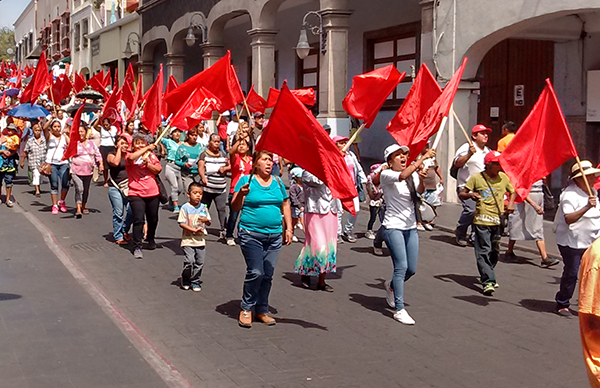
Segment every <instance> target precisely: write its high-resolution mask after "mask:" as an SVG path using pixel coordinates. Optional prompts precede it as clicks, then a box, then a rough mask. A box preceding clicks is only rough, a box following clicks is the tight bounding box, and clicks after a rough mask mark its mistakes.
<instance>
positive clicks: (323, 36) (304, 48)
mask: <svg viewBox="0 0 600 388" xmlns="http://www.w3.org/2000/svg"><path fill="white" fill-rule="evenodd" d="M311 15H315V16H317V17H318V18H319V25H317V26H313V25H311V24H308V21H307V19H308V17H309V16H311ZM306 31H310V32H311V33H312V34H313V35H319V38H320V41H321V54H325V53H326V52H327V48H326V47H327V46H326V44H327V33H326V32H325V29H324V28H323V16H322V15H321V13H320V12H318V11H309V12H308V13H307V14H306V15H304V18H303V19H302V29H301V30H300V39H298V44H297V45H296V47H294V49H295V50H296V55H298V58H300V59H304V58H306V57H307V56H308V54H310V49H311V47H310V44H309V43H308V35H307V33H306Z"/></svg>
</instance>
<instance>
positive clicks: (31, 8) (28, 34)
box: [13, 0, 37, 67]
mask: <svg viewBox="0 0 600 388" xmlns="http://www.w3.org/2000/svg"><path fill="white" fill-rule="evenodd" d="M13 26H14V27H15V44H16V47H15V62H16V63H17V64H20V65H22V66H23V67H25V65H30V64H33V63H34V60H35V58H33V57H34V56H35V54H34V55H33V56H31V54H32V53H33V52H34V50H35V48H36V45H37V28H36V22H35V3H34V1H33V0H32V1H30V2H29V4H28V5H27V7H25V10H23V13H21V15H20V16H19V18H18V19H17V20H16V21H15V22H14V24H13Z"/></svg>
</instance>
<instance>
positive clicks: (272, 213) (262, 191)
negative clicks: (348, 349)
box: [231, 151, 293, 327]
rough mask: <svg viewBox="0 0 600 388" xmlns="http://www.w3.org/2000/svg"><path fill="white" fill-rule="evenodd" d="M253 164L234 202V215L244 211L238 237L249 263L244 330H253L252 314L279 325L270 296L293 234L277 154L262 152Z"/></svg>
mask: <svg viewBox="0 0 600 388" xmlns="http://www.w3.org/2000/svg"><path fill="white" fill-rule="evenodd" d="M253 160H254V166H253V171H252V174H250V175H247V176H243V177H241V178H240V180H239V181H238V183H237V185H236V186H235V189H234V194H233V199H232V201H231V208H232V209H233V210H234V211H240V210H241V215H240V223H239V232H238V236H239V238H240V247H241V248H242V254H243V255H244V259H245V260H246V278H245V279H244V293H243V295H242V303H241V307H242V311H241V312H240V317H239V319H238V323H239V325H240V326H242V327H252V310H254V313H255V314H256V319H257V320H258V321H259V322H262V323H265V324H267V325H274V324H275V319H273V318H272V317H270V316H269V315H268V312H269V293H270V291H271V284H272V283H273V273H274V272H275V264H277V258H278V256H279V251H280V250H281V245H282V242H283V241H285V244H286V245H289V244H290V243H291V242H292V232H293V229H292V213H291V210H290V202H289V200H288V195H287V192H286V191H285V186H284V185H283V183H282V182H281V179H280V178H279V177H275V176H272V175H271V170H272V168H273V154H272V153H270V152H268V151H260V152H258V153H256V154H255V155H254V158H253ZM282 214H283V219H284V224H285V227H286V228H285V234H284V236H285V240H284V239H283V238H282V232H283V226H282V223H281V215H282Z"/></svg>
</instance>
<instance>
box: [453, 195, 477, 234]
mask: <svg viewBox="0 0 600 388" xmlns="http://www.w3.org/2000/svg"><path fill="white" fill-rule="evenodd" d="M462 189H463V188H462V187H459V188H458V189H457V193H460V192H461V191H462ZM460 202H461V203H462V207H463V210H462V213H460V218H459V219H458V223H457V224H456V236H457V237H459V238H466V237H467V230H468V229H469V226H471V224H473V219H474V218H475V209H476V207H477V202H476V201H475V200H474V199H471V198H469V199H466V200H462V199H461V200H460ZM472 229H473V228H471V235H473V234H474V232H473V230H472Z"/></svg>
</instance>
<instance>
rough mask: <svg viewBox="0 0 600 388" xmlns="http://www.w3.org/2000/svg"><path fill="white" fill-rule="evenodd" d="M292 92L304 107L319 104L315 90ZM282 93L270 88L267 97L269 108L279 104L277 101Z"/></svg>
mask: <svg viewBox="0 0 600 388" xmlns="http://www.w3.org/2000/svg"><path fill="white" fill-rule="evenodd" d="M290 92H291V93H292V94H293V95H294V96H296V98H297V99H298V101H300V102H301V103H303V104H304V105H308V106H313V105H315V104H316V103H317V96H316V95H315V91H314V90H313V88H305V89H291V90H290ZM280 93H281V92H280V91H279V90H277V89H274V88H269V96H268V97H267V108H272V107H274V106H275V104H277V99H278V98H279V94H280Z"/></svg>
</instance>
